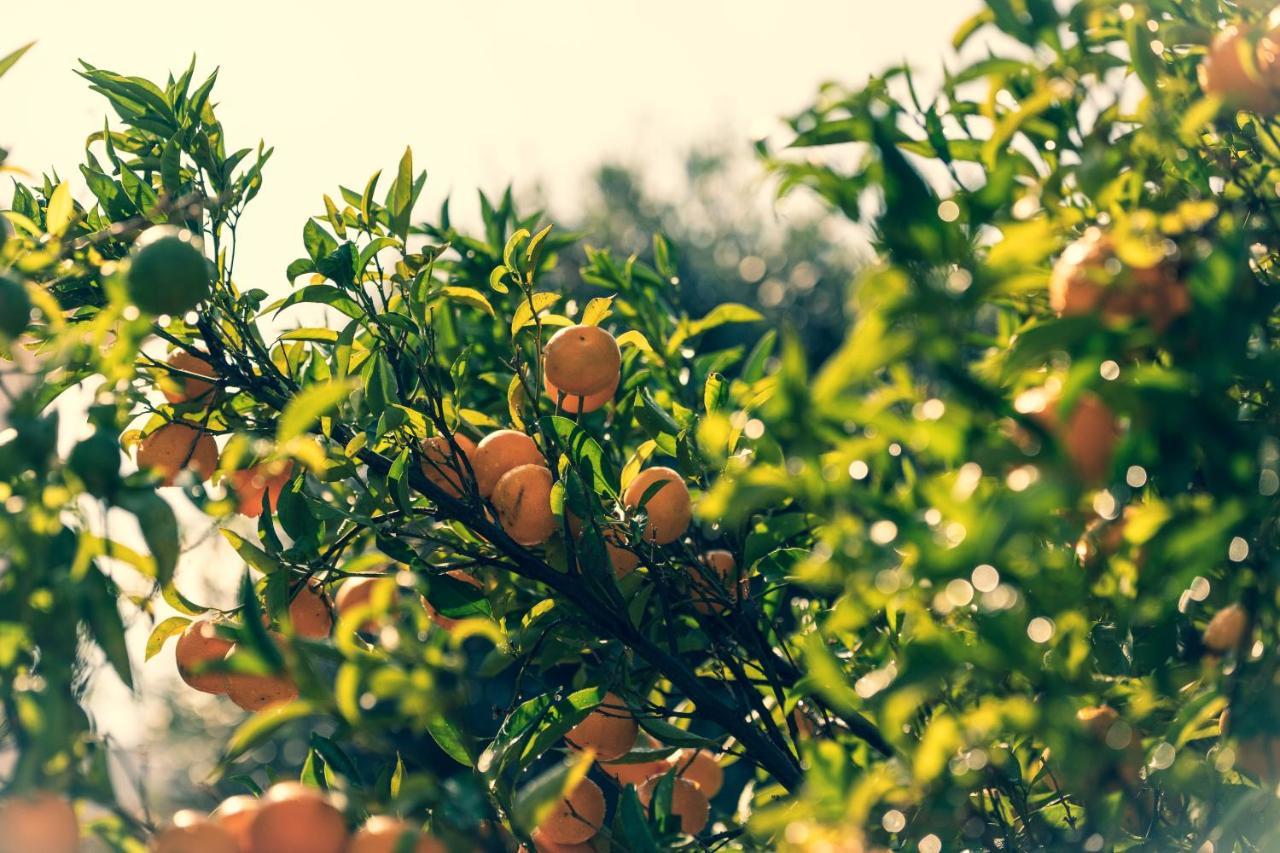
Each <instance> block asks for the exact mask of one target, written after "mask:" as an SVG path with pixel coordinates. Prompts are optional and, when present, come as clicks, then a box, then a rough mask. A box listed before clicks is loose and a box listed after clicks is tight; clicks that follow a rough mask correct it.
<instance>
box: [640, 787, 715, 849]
mask: <svg viewBox="0 0 1280 853" xmlns="http://www.w3.org/2000/svg"><path fill="white" fill-rule="evenodd" d="M661 781H662V777H661V776H655V777H653V778H652V779H650V780H649V781H648V782H645V783H644V784H643V785H641V786H640V788H639V790H637V791H636V793H637V794H638V795H639V797H640V802H641V803H642V804H644V806H645V808H649V806H650V804H651V803H652V802H653V795H654V792H655V791H656V790H657V787H658V783H659V782H661ZM672 781H673V782H674V783H675V784H674V785H673V786H672V789H671V813H672V814H673V815H675V816H677V817H679V818H680V831H681V832H684V833H687V834H689V835H697V834H698V833H700V832H702V830H703V829H705V828H706V826H707V821H708V820H709V819H710V817H711V803H710V801H708V799H707V795H706V794H704V793H703V792H702V790H701V789H700V788H699V787H698V786H697V785H695V784H693V783H692V782H690V781H689V780H688V779H681V778H680V777H678V776H677V777H676V778H675V779H673V780H672Z"/></svg>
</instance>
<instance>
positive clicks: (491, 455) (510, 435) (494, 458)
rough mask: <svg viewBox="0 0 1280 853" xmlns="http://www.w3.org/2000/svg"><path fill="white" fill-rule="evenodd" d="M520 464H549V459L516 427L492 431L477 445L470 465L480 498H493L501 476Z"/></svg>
mask: <svg viewBox="0 0 1280 853" xmlns="http://www.w3.org/2000/svg"><path fill="white" fill-rule="evenodd" d="M521 465H541V466H542V467H544V468H545V467H546V466H547V459H546V457H545V456H543V455H542V451H541V450H539V449H538V445H537V444H535V443H534V441H533V439H532V438H530V437H529V436H527V435H525V434H524V433H522V432H520V431H518V430H514V429H500V430H498V431H497V432H491V433H489V434H488V435H486V436H485V437H484V438H483V439H481V440H480V443H479V444H477V445H476V449H475V452H474V453H473V454H472V455H471V467H472V469H473V470H474V471H475V475H476V488H478V489H479V491H480V496H481V497H485V498H487V497H490V496H491V495H492V494H493V490H494V489H495V488H496V487H497V485H498V481H499V480H501V479H502V475H503V474H506V473H507V472H508V471H510V470H512V469H513V468H518V467H519V466H521Z"/></svg>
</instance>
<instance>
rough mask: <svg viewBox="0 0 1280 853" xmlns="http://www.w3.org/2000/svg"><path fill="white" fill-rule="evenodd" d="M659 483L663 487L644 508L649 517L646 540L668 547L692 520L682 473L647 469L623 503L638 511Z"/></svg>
mask: <svg viewBox="0 0 1280 853" xmlns="http://www.w3.org/2000/svg"><path fill="white" fill-rule="evenodd" d="M659 483H662V484H664V485H662V487H661V488H659V489H657V491H655V492H654V493H653V494H652V495H651V496H650V497H649V500H648V502H647V503H646V504H645V507H644V509H645V511H646V512H647V513H648V515H649V519H648V521H646V522H645V525H644V538H645V539H646V540H648V541H650V542H657V543H658V544H659V545H666V544H669V543H671V542H674V541H676V540H677V539H679V538H680V537H681V536H683V535H684V532H685V531H686V530H688V529H689V523H690V522H691V521H692V520H693V504H692V502H691V500H690V498H689V489H688V487H686V486H685V484H684V478H682V477H681V476H680V474H679V472H677V471H673V470H672V469H670V468H663V467H656V468H646V469H645V470H643V471H641V472H640V473H639V474H637V475H636V478H635V479H634V480H632V481H631V482H630V483H629V484H628V485H627V488H626V490H625V491H624V492H623V495H622V499H623V503H625V504H626V506H627V507H628V508H630V509H639V508H640V501H641V500H642V499H643V498H644V497H645V494H646V493H647V492H649V490H650V489H651V488H652V487H654V486H656V485H657V484H659Z"/></svg>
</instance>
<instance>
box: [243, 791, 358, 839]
mask: <svg viewBox="0 0 1280 853" xmlns="http://www.w3.org/2000/svg"><path fill="white" fill-rule="evenodd" d="M250 835H251V837H252V839H253V851H254V853H259V851H261V853H266V851H270V853H343V850H344V849H345V848H346V845H347V822H346V819H345V818H343V816H342V812H340V811H338V810H337V809H336V808H334V806H333V804H332V803H331V802H330V801H329V798H328V797H327V796H325V795H324V793H322V792H321V791H318V790H316V789H315V788H309V787H307V786H306V785H302V784H300V783H298V782H279V783H277V784H275V785H272V786H271V787H270V788H268V789H267V792H266V793H265V794H264V795H263V797H262V804H261V806H260V807H259V809H258V816H257V817H256V818H255V819H254V821H253V828H252V830H251V833H250Z"/></svg>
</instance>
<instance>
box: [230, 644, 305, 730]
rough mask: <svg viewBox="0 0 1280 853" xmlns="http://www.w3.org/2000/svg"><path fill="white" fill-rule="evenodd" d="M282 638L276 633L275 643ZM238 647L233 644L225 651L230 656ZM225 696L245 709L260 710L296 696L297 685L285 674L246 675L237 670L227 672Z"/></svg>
mask: <svg viewBox="0 0 1280 853" xmlns="http://www.w3.org/2000/svg"><path fill="white" fill-rule="evenodd" d="M281 639H282V638H281V637H280V636H279V635H278V634H277V635H275V640H276V642H277V643H279V642H280V640H281ZM237 649H238V647H237V646H235V645H233V646H232V647H231V649H230V651H228V652H227V658H228V659H229V658H231V657H232V656H233V655H234V654H235V653H236V651H237ZM227 698H228V699H230V700H231V701H232V702H234V703H235V704H236V705H238V706H239V707H241V708H243V709H244V710H246V711H261V710H262V709H263V708H268V707H270V706H272V705H279V704H281V703H283V702H289V701H292V700H294V699H297V698H298V685H296V684H294V683H293V679H292V678H290V677H289V676H288V675H285V674H273V675H247V674H243V673H238V672H232V673H228V674H227Z"/></svg>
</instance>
